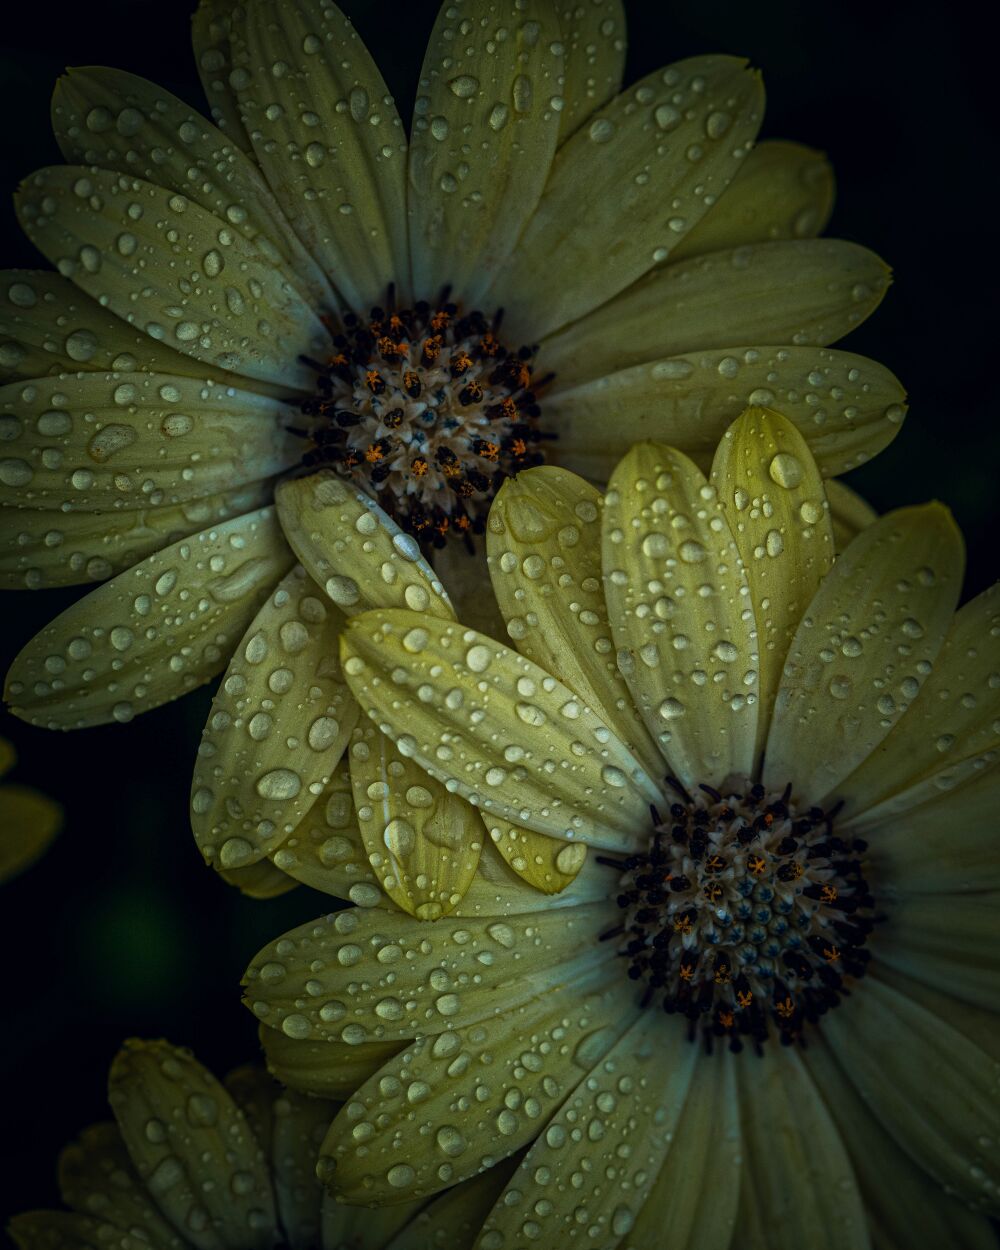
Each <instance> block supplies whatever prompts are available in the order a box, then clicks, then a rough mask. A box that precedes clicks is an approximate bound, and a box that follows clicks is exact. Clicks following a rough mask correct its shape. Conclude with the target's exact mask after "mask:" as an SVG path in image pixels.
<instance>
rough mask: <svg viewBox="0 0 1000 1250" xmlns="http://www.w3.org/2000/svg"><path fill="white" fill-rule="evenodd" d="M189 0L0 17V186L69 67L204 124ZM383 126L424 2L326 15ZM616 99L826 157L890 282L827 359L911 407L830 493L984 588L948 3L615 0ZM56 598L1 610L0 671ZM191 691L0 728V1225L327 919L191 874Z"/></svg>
mask: <svg viewBox="0 0 1000 1250" xmlns="http://www.w3.org/2000/svg"><path fill="white" fill-rule="evenodd" d="M193 7H194V0H89V2H88V3H76V4H73V5H70V4H60V3H53V2H52V0H49V2H48V3H25V2H24V0H19V2H18V3H16V4H15V5H14V6H11V7H8V9H7V12H6V14H5V17H4V21H3V31H2V37H3V40H4V44H5V46H4V47H3V50H2V52H0V116H2V117H3V118H4V125H3V148H4V152H3V156H2V175H0V186H3V187H7V188H10V190H13V188H14V186H15V185H16V183H17V182H18V181H19V180H20V179H22V178H24V177H25V176H27V175H28V174H30V173H31V172H32V171H33V170H34V169H35V168H37V167H39V166H42V165H47V164H52V163H57V162H58V161H59V160H60V156H59V153H58V151H57V149H56V146H55V143H54V141H53V139H52V137H51V132H50V129H49V121H48V116H49V97H50V94H51V89H52V85H53V83H54V82H55V79H56V77H57V76H58V75H59V74H60V73H61V72H62V70H63V68H64V67H65V66H66V65H67V64H69V65H88V64H104V65H115V66H120V67H121V68H123V69H128V70H130V71H132V72H133V73H138V74H142V75H144V76H146V77H148V78H151V79H154V80H155V81H157V82H159V83H162V84H163V85H164V86H166V87H168V88H170V89H171V90H172V91H173V92H175V93H176V94H177V95H179V96H181V97H182V98H184V99H186V100H188V101H190V102H191V103H193V104H196V105H197V106H199V107H201V108H204V102H203V99H202V96H201V89H200V86H199V84H198V80H197V77H196V74H195V71H194V65H193V61H192V58H191V54H190V47H189V41H188V31H189V17H190V12H191V10H192V9H193ZM343 7H344V8H345V9H346V11H347V12H348V14H349V15H350V16H351V17H352V18H353V19H354V20H355V22H356V24H357V26H358V27H359V29H360V32H361V34H362V36H363V37H364V38H365V40H366V42H367V43H368V45H369V47H371V48H372V49H373V50H374V51H375V55H376V57H377V59H378V60H379V62H380V65H381V66H382V68H383V72H384V73H385V76H386V78H387V80H388V82H389V86H390V88H391V89H392V90H393V92H394V94H395V95H396V98H397V99H398V100H399V101H400V102H401V103H400V110H401V112H402V113H403V116H404V118H406V119H407V120H408V114H409V108H410V105H409V101H411V100H412V98H413V93H414V89H415V86H416V80H417V74H418V70H419V65H420V59H421V56H422V51H423V46H424V43H425V40H426V36H427V33H428V32H429V30H430V27H431V24H432V22H433V18H434V13H435V9H436V6H435V5H434V4H433V3H427V2H421V0H406V3H403V2H402V0H380V2H378V3H375V2H373V0H353V2H352V0H343ZM627 7H628V9H629V15H630V18H631V28H630V55H629V60H628V65H627V71H626V82H629V81H632V80H634V79H635V78H637V77H639V76H641V75H643V74H645V73H647V72H649V71H650V70H653V69H655V68H657V67H658V66H659V65H660V64H663V63H665V62H667V61H671V60H676V59H679V58H680V57H684V56H690V55H693V54H695V53H699V52H710V51H722V52H731V53H738V54H742V55H744V56H747V57H749V58H750V59H751V61H752V62H753V63H754V64H755V65H758V66H760V67H761V68H762V69H763V70H764V76H765V83H766V85H767V89H768V111H767V116H766V118H765V121H764V128H763V132H762V134H763V135H764V136H766V137H784V138H793V139H800V140H803V141H806V142H808V143H810V144H811V145H813V146H815V147H818V148H822V149H824V150H825V151H826V152H827V153H829V155H830V157H831V159H832V161H833V164H834V167H835V169H836V172H837V176H838V183H839V196H838V200H837V207H836V211H835V213H834V217H833V221H832V223H831V226H830V228H829V231H828V233H830V234H832V235H835V236H839V237H842V238H846V239H852V240H856V241H858V242H860V243H864V244H866V245H867V246H869V247H871V248H873V249H874V250H875V251H877V252H879V253H880V254H881V255H882V256H884V257H885V259H886V260H887V261H888V262H889V263H890V264H891V265H892V266H893V267H894V269H895V270H896V281H895V284H894V286H893V287H892V289H891V290H890V292H889V295H888V297H887V299H886V301H885V303H884V304H883V306H882V308H881V310H880V311H879V312H878V313H877V314H876V315H875V317H874V318H873V319H872V320H870V321H869V322H868V323H867V324H866V325H864V326H862V327H861V328H860V329H859V330H857V331H856V332H855V333H854V334H852V335H851V336H850V338H849V339H848V340H847V341H846V343H845V344H838V345H837V346H846V347H847V348H849V349H850V350H853V351H855V352H859V353H862V354H868V355H871V356H875V357H877V358H878V359H880V360H882V361H884V362H885V363H886V364H887V365H888V366H889V367H890V368H891V369H893V370H894V371H895V372H896V373H897V374H898V375H899V376H900V377H901V378H902V380H903V382H904V384H905V385H906V386H907V388H908V390H909V392H910V400H911V405H912V407H911V413H910V417H909V419H908V421H907V423H906V425H905V427H904V429H903V433H902V435H901V436H900V437H899V438H898V439H897V440H896V442H895V443H894V444H893V445H892V446H891V447H890V448H889V450H888V451H886V452H884V453H883V454H882V455H881V456H879V457H878V458H877V459H876V460H875V461H873V462H872V463H871V464H870V465H867V466H865V467H864V468H863V469H861V470H859V471H857V472H856V473H854V474H852V475H851V478H850V480H851V482H852V483H853V484H854V485H855V487H856V488H858V489H859V490H861V491H862V492H864V493H865V494H866V495H867V496H868V498H869V499H870V500H871V501H872V503H873V504H875V506H876V507H878V508H879V509H885V508H888V507H890V506H897V505H899V504H904V503H913V502H920V501H923V500H925V499H928V498H932V497H936V498H939V499H942V500H944V501H945V502H946V503H947V504H948V505H949V506H950V507H951V508H952V510H953V511H954V513H955V515H956V517H957V519H958V521H959V524H960V525H961V526H962V528H963V530H964V531H965V534H966V540H967V543H968V548H969V569H968V576H967V581H966V593H967V594H974V593H976V592H978V591H980V590H982V589H983V588H984V587H985V586H987V585H989V584H990V583H991V582H992V581H993V580H994V579H995V577H996V575H997V570H998V568H1000V559H998V558H997V555H996V554H995V550H994V542H993V539H992V538H991V535H994V534H995V532H996V531H994V529H993V526H994V525H995V524H997V520H998V505H997V492H996V487H995V475H996V465H997V453H998V448H1000V434H998V430H997V425H996V418H995V412H996V403H995V396H994V391H995V388H996V381H997V372H998V366H1000V362H998V359H997V344H996V341H995V338H994V335H993V330H992V326H991V324H990V322H991V314H992V312H993V304H994V300H995V292H996V288H997V276H998V275H997V249H996V243H995V224H994V222H995V214H996V207H995V206H996V203H997V197H996V187H995V185H993V184H992V182H988V180H990V179H991V178H992V173H991V171H992V166H993V162H994V159H995V147H994V144H993V132H994V130H995V126H996V105H995V97H994V92H995V73H996V71H995V67H994V65H993V64H991V63H988V60H987V58H988V57H989V52H988V50H987V49H986V47H985V46H984V45H983V44H982V39H983V32H982V30H981V29H979V28H978V23H977V22H976V20H975V19H974V18H973V16H972V10H971V7H964V6H963V5H961V4H959V5H955V4H952V5H948V6H940V5H933V6H932V5H929V4H928V5H919V4H918V5H914V4H912V3H897V2H893V0H889V2H886V0H871V2H869V3H864V4H861V3H826V4H824V3H817V4H801V3H799V2H798V0H760V2H759V3H757V4H748V3H746V0H672V2H671V3H669V4H661V3H658V2H657V3H648V2H640V0H632V2H631V3H630V4H628V5H627ZM3 197H4V198H3V203H2V205H0V214H2V216H0V223H2V224H0V229H2V230H3V231H4V234H5V236H6V241H5V244H4V248H3V252H2V262H0V263H4V264H6V265H11V266H22V267H26V266H38V265H44V264H45V262H44V261H41V260H40V258H39V257H38V255H37V254H36V253H35V252H34V250H33V248H32V247H31V246H30V244H28V243H27V242H26V241H25V240H24V239H23V238H22V237H21V236H20V234H19V232H18V230H17V227H16V224H15V221H14V215H13V212H12V210H11V208H10V204H9V199H7V198H6V192H4V193H3ZM78 594H79V591H77V590H72V589H71V590H68V591H45V592H38V593H34V594H33V593H30V592H23V593H20V594H18V593H11V594H7V595H4V596H0V668H6V666H7V663H8V662H9V660H10V659H11V658H12V657H13V655H14V654H15V653H16V651H17V650H18V649H19V648H20V646H21V645H23V643H24V642H26V641H27V639H28V638H29V637H30V636H31V635H32V634H33V633H34V632H35V631H36V630H37V629H39V628H40V627H41V626H42V625H44V624H45V623H46V622H47V621H48V620H49V619H51V618H52V617H53V616H55V615H56V614H57V613H58V612H59V611H61V610H62V609H63V608H64V607H66V606H67V605H68V604H69V603H71V602H73V600H74V599H75V598H76V597H77V596H78ZM210 696H211V688H206V689H204V690H202V691H199V692H197V693H195V694H193V695H190V696H188V697H187V698H185V699H183V700H181V701H179V702H177V703H174V704H172V705H168V706H167V707H164V708H161V709H159V710H158V711H156V712H152V713H149V714H147V715H146V716H143V717H141V718H140V719H139V720H137V721H135V722H133V723H132V724H130V725H129V726H127V727H123V726H112V727H107V728H101V729H96V730H89V731H84V732H82V733H79V734H76V735H55V734H50V733H46V732H45V731H42V730H36V729H31V728H29V727H28V726H25V725H22V724H21V723H20V722H18V721H15V720H13V718H12V717H10V716H9V715H7V714H6V712H2V713H0V734H2V735H5V736H7V737H9V738H11V739H12V740H13V741H14V743H15V744H16V746H17V749H18V753H19V755H20V764H19V767H18V769H17V773H16V776H17V778H18V780H22V781H26V782H28V783H31V784H34V785H37V786H39V787H42V788H45V789H47V790H48V791H49V792H50V793H51V794H53V795H54V796H55V797H56V798H58V799H59V800H60V802H62V804H63V805H64V807H65V809H66V828H65V831H64V832H63V834H62V836H61V837H60V838H59V840H58V841H57V842H56V844H55V846H54V847H53V849H52V850H51V852H50V853H49V854H48V856H47V857H46V858H45V859H44V860H43V861H42V862H41V863H40V864H39V865H38V866H37V867H35V868H34V869H32V870H31V871H29V872H28V873H27V874H26V875H25V876H24V877H22V878H20V879H18V880H17V881H16V882H14V883H12V884H9V885H7V886H6V887H2V888H0V969H2V970H0V977H2V979H3V981H4V983H5V984H6V987H7V988H6V990H5V991H3V994H2V1002H3V1011H4V1015H5V1020H4V1023H3V1028H2V1032H0V1036H2V1039H3V1041H2V1044H3V1048H4V1056H3V1069H2V1071H3V1076H4V1081H3V1090H4V1094H3V1112H4V1119H5V1120H6V1121H7V1123H6V1125H5V1133H4V1156H5V1157H4V1165H3V1168H2V1173H3V1179H4V1182H5V1184H9V1185H10V1187H11V1194H10V1196H9V1197H5V1199H4V1201H3V1203H2V1206H0V1215H2V1216H4V1217H6V1215H7V1214H10V1213H13V1212H15V1211H18V1210H24V1209H27V1208H30V1207H33V1206H39V1205H50V1204H53V1203H54V1202H55V1201H56V1200H57V1193H56V1186H55V1179H54V1173H55V1160H56V1155H57V1152H58V1150H59V1148H60V1147H61V1146H62V1144H63V1143H64V1142H66V1141H67V1140H68V1139H69V1138H70V1137H72V1136H73V1135H74V1133H75V1132H76V1131H77V1130H78V1129H79V1128H81V1127H82V1126H83V1125H84V1124H86V1123H88V1122H90V1121H93V1120H95V1119H99V1118H104V1117H105V1115H106V1114H107V1112H106V1103H105V1095H104V1086H105V1076H106V1071H107V1066H108V1063H109V1061H110V1059H111V1057H112V1055H113V1054H114V1052H115V1050H116V1048H117V1046H118V1044H119V1042H120V1041H121V1039H122V1038H123V1037H125V1036H128V1035H146V1036H167V1037H168V1038H170V1039H171V1040H173V1041H175V1042H178V1043H182V1044H185V1045H190V1046H192V1047H193V1048H195V1050H196V1051H197V1053H198V1055H199V1056H200V1057H201V1058H202V1059H203V1060H204V1061H206V1062H207V1063H208V1064H209V1065H211V1066H213V1067H214V1068H215V1069H216V1070H217V1071H224V1070H225V1069H226V1068H228V1067H231V1066H235V1065H236V1064H237V1063H239V1062H243V1061H245V1060H246V1059H247V1058H249V1057H250V1056H251V1055H252V1054H253V1053H255V1049H256V1037H255V1028H254V1023H253V1020H252V1018H251V1016H250V1014H249V1013H248V1012H246V1011H245V1010H244V1009H242V1008H241V1007H240V1006H239V1004H238V984H239V978H240V974H241V973H242V971H243V969H244V967H245V966H246V963H247V962H248V960H249V959H250V957H251V956H252V955H253V954H255V953H256V951H257V950H258V949H259V947H260V946H262V945H263V944H264V943H265V942H266V941H268V940H270V939H271V938H273V937H275V936H277V935H278V934H280V933H281V932H283V931H284V930H285V929H287V928H290V927H291V926H292V925H294V924H297V923H300V922H302V921H305V920H308V919H310V918H312V917H313V916H316V915H318V914H320V913H321V912H323V911H325V910H329V909H330V905H331V904H330V902H329V900H327V899H326V898H325V896H322V895H319V894H316V893H314V892H312V891H310V890H307V889H305V888H304V887H300V888H299V889H298V890H296V891H294V892H293V893H291V894H289V895H286V896H285V897H284V898H281V899H277V900H274V901H272V902H269V903H259V902H253V901H251V900H247V899H244V898H242V897H241V896H240V895H239V894H238V893H236V892H235V891H234V890H232V889H231V888H229V887H227V886H226V885H224V884H223V883H222V881H221V880H219V879H218V878H217V877H216V876H215V874H214V873H212V872H211V871H210V870H208V869H207V868H205V867H203V865H202V864H201V860H200V857H199V855H198V853H197V851H196V849H195V846H194V842H193V839H192V837H191V834H190V831H189V828H188V823H187V795H188V784H189V777H190V773H191V767H192V762H193V758H194V752H195V748H196V746H197V743H198V739H199V735H200V733H201V728H202V725H203V723H204V721H205V716H206V711H207V708H208V705H209V702H210Z"/></svg>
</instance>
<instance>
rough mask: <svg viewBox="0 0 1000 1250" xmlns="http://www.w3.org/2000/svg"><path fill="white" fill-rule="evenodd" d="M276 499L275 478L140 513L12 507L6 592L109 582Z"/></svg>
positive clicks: (3, 548) (4, 543)
mask: <svg viewBox="0 0 1000 1250" xmlns="http://www.w3.org/2000/svg"><path fill="white" fill-rule="evenodd" d="M273 496H274V483H273V481H271V480H269V479H268V480H265V481H263V482H250V483H248V484H247V485H246V486H240V487H238V488H237V489H236V490H226V491H223V492H222V493H221V494H217V495H206V496H205V497H204V498H202V499H190V500H188V501H187V502H186V503H183V504H176V505H174V506H173V507H161V508H147V509H144V510H141V511H140V510H131V511H128V512H114V513H108V512H62V511H60V510H57V509H53V510H51V511H49V510H45V509H34V508H22V509H19V510H17V511H15V510H14V509H13V508H11V507H9V506H7V507H5V508H4V509H3V511H2V512H0V517H2V523H0V530H2V531H3V536H2V537H0V587H3V589H5V590H24V589H27V590H38V589H40V588H44V589H48V588H49V587H50V586H75V585H77V584H79V583H80V582H100V581H104V580H105V579H106V578H108V577H113V576H114V575H115V574H116V573H121V572H123V571H124V570H125V569H128V568H131V567H132V565H133V564H137V563H138V562H139V561H140V560H142V559H144V558H145V557H146V556H148V555H152V553H153V552H154V551H159V550H160V549H161V548H162V547H169V546H170V545H171V543H175V542H177V540H178V539H180V538H185V537H186V536H187V535H188V534H194V533H196V532H197V531H198V530H203V529H207V528H208V527H209V526H210V525H219V524H221V523H222V522H223V521H229V520H231V519H232V518H233V517H239V516H243V515H244V513H247V512H255V511H257V509H258V508H262V507H263V506H264V505H265V504H267V503H270V501H271V499H272V498H273Z"/></svg>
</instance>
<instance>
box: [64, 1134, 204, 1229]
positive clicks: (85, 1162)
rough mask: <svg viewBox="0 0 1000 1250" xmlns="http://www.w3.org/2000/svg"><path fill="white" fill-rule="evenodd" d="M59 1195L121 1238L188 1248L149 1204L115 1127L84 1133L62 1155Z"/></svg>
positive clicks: (67, 1203)
mask: <svg viewBox="0 0 1000 1250" xmlns="http://www.w3.org/2000/svg"><path fill="white" fill-rule="evenodd" d="M59 1191H60V1193H61V1194H62V1198H63V1202H65V1203H66V1205H67V1206H69V1207H73V1208H74V1209H75V1210H76V1211H78V1212H80V1214H81V1215H99V1216H100V1218H101V1219H102V1220H106V1221H107V1223H108V1224H112V1225H114V1227H115V1228H116V1229H118V1231H119V1235H120V1236H122V1237H123V1238H124V1237H125V1236H128V1235H131V1236H132V1237H135V1238H136V1242H137V1243H138V1241H139V1238H140V1237H144V1238H145V1239H146V1240H147V1241H148V1242H149V1244H150V1245H151V1246H153V1247H156V1250H159V1248H160V1247H162V1248H163V1250H182V1247H183V1245H184V1243H183V1242H182V1241H181V1240H180V1238H179V1237H178V1235H177V1233H176V1232H175V1231H174V1229H173V1228H172V1227H171V1226H170V1225H169V1224H168V1223H167V1221H166V1220H165V1219H164V1218H163V1216H162V1215H160V1213H159V1211H158V1210H157V1209H156V1207H155V1206H154V1205H153V1203H152V1202H151V1201H150V1200H149V1197H148V1195H147V1193H146V1189H145V1186H144V1185H143V1183H142V1181H140V1179H139V1177H138V1176H137V1175H136V1172H135V1169H134V1168H133V1166H132V1160H131V1159H130V1158H129V1156H128V1151H127V1150H126V1149H125V1145H124V1143H123V1141H122V1136H121V1133H119V1131H118V1129H117V1127H116V1126H115V1125H114V1124H94V1125H92V1126H91V1127H90V1128H87V1129H84V1131H83V1132H82V1133H81V1134H80V1137H79V1139H78V1140H77V1141H75V1142H73V1143H72V1145H70V1146H67V1147H66V1149H65V1150H64V1151H63V1152H62V1153H61V1154H60V1156H59ZM108 1244H110V1243H108ZM119 1244H121V1243H119Z"/></svg>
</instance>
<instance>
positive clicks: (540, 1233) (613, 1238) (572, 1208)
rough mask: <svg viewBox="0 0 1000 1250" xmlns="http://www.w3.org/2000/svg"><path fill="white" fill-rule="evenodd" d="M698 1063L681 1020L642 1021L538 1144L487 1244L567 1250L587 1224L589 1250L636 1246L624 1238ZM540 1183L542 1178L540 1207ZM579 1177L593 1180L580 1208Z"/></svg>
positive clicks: (496, 1212) (667, 1148)
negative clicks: (539, 1244) (531, 1243)
mask: <svg viewBox="0 0 1000 1250" xmlns="http://www.w3.org/2000/svg"><path fill="white" fill-rule="evenodd" d="M699 1061H701V1063H702V1066H705V1060H704V1056H703V1055H701V1054H700V1052H699V1050H698V1048H697V1047H696V1046H692V1045H691V1043H690V1042H689V1041H688V1040H687V1037H686V1033H685V1029H684V1027H683V1025H682V1024H681V1022H680V1021H677V1020H674V1021H670V1022H667V1021H664V1020H663V1018H662V1014H661V1013H659V1012H655V1013H654V1012H646V1013H645V1014H642V1015H640V1016H639V1017H638V1019H637V1020H636V1021H635V1023H634V1024H633V1025H632V1027H631V1028H630V1029H629V1030H628V1032H627V1033H625V1035H624V1036H623V1037H622V1038H621V1039H620V1040H619V1041H618V1043H617V1045H615V1046H614V1047H612V1048H611V1049H610V1050H609V1051H608V1052H607V1054H606V1055H605V1056H604V1057H603V1058H602V1059H601V1061H600V1062H599V1063H597V1064H596V1065H595V1067H594V1068H593V1070H592V1071H591V1073H590V1074H589V1076H588V1077H587V1079H586V1080H584V1081H581V1082H580V1083H579V1084H578V1085H577V1086H576V1089H575V1090H573V1091H572V1092H571V1093H570V1094H569V1096H568V1097H567V1098H566V1101H565V1102H564V1103H563V1104H562V1106H561V1107H559V1109H558V1110H557V1111H556V1113H555V1115H554V1116H553V1117H552V1119H551V1120H550V1121H549V1124H548V1126H547V1128H546V1129H545V1132H544V1133H542V1134H540V1135H539V1137H538V1138H537V1140H536V1141H535V1142H534V1144H533V1145H532V1147H531V1149H530V1150H529V1151H528V1153H527V1155H526V1156H525V1158H524V1161H523V1163H522V1164H521V1166H520V1168H519V1169H518V1171H517V1172H516V1173H515V1174H514V1176H513V1178H512V1179H511V1182H510V1184H509V1185H508V1187H507V1191H506V1193H505V1195H504V1197H503V1198H502V1199H501V1200H500V1201H499V1202H498V1203H497V1205H496V1206H495V1207H494V1209H493V1211H492V1212H491V1213H490V1215H489V1218H488V1219H487V1221H486V1224H485V1225H484V1227H483V1233H484V1235H486V1234H488V1233H492V1234H493V1239H494V1240H495V1241H497V1244H502V1245H505V1246H507V1245H517V1246H520V1245H523V1244H525V1242H526V1241H527V1240H528V1236H529V1235H530V1237H531V1238H532V1239H535V1238H539V1239H541V1240H542V1241H543V1243H545V1244H548V1245H551V1246H565V1245H569V1244H571V1239H573V1238H574V1236H575V1234H576V1233H577V1228H578V1226H579V1225H580V1224H584V1225H585V1227H586V1236H587V1237H588V1238H589V1239H590V1240H591V1242H592V1244H595V1245H596V1244H599V1245H601V1246H606V1247H613V1246H618V1245H621V1244H625V1245H627V1246H632V1245H633V1244H634V1242H633V1239H632V1237H631V1235H628V1236H626V1234H631V1232H632V1229H633V1226H634V1223H635V1219H636V1216H637V1214H638V1213H639V1211H640V1210H641V1209H642V1208H643V1207H644V1206H645V1204H646V1203H647V1201H655V1199H653V1198H651V1192H650V1191H651V1190H652V1191H653V1192H654V1193H655V1183H656V1179H657V1174H658V1172H659V1170H660V1167H661V1165H662V1164H663V1161H664V1159H667V1158H669V1153H668V1152H671V1153H672V1151H673V1149H675V1147H674V1146H673V1144H672V1143H673V1140H674V1134H675V1133H676V1131H677V1128H678V1124H679V1123H680V1120H681V1117H682V1115H683V1112H684V1109H685V1103H686V1100H687V1096H688V1090H689V1089H690V1086H691V1079H692V1075H693V1072H694V1069H695V1067H696V1065H697V1064H698V1062H699ZM612 1158H613V1159H615V1165H614V1167H613V1169H612V1168H610V1167H609V1160H610V1159H612ZM713 1166H714V1165H713ZM694 1175H696V1174H695V1173H691V1175H690V1176H689V1182H690V1180H691V1177H693V1176H694ZM539 1176H542V1177H543V1178H546V1179H544V1180H543V1181H542V1183H541V1191H542V1196H543V1197H542V1201H541V1202H538V1201H537V1193H538V1188H539V1182H538V1181H537V1180H536V1179H535V1178H536V1177H539ZM575 1177H588V1178H589V1183H588V1184H587V1193H586V1205H585V1206H582V1207H581V1204H580V1197H579V1196H578V1195H577V1194H576V1193H575V1192H574V1191H575V1188H576V1185H575V1181H574V1178H575ZM692 1187H696V1183H695V1184H694V1185H693V1186H692ZM581 1212H584V1213H585V1215H584V1218H583V1219H581ZM668 1212H669V1215H670V1218H671V1243H670V1244H671V1246H673V1245H674V1244H675V1243H674V1240H673V1227H672V1225H673V1212H672V1211H671V1210H670V1208H664V1207H661V1208H660V1215H661V1221H662V1218H663V1217H665V1216H666V1215H667V1214H668ZM528 1222H530V1229H528V1228H527V1223H528ZM536 1230H537V1231H536ZM661 1235H662V1222H661ZM500 1238H502V1241H501V1240H500ZM660 1244H661V1245H662V1244H663V1243H662V1241H661V1243H660Z"/></svg>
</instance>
